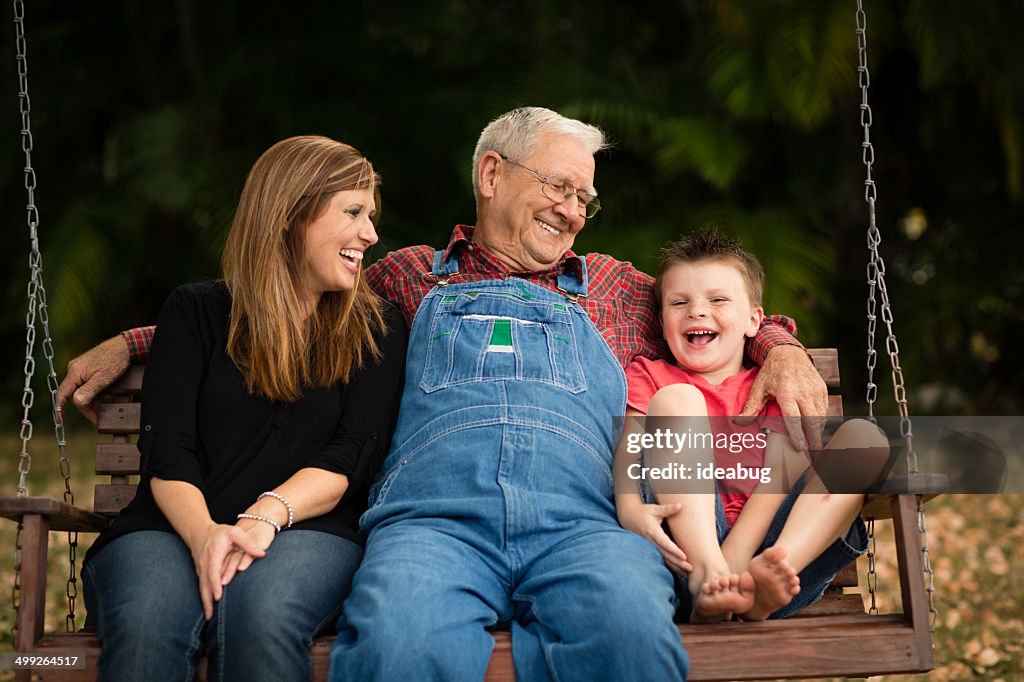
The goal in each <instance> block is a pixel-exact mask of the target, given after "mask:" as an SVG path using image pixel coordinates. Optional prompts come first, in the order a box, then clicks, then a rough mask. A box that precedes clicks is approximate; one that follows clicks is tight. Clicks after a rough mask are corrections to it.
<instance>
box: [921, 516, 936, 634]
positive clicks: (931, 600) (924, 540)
mask: <svg viewBox="0 0 1024 682" xmlns="http://www.w3.org/2000/svg"><path fill="white" fill-rule="evenodd" d="M917 533H918V535H919V536H920V537H921V558H922V563H923V568H924V573H925V575H927V576H928V584H927V585H926V586H925V592H927V593H928V630H929V632H935V623H937V622H938V620H939V610H938V609H937V608H935V572H934V571H933V570H932V561H931V556H930V555H929V553H928V521H927V519H926V518H925V514H924V503H923V502H922V501H921V498H920V497H919V498H917Z"/></svg>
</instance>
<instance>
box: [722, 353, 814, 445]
mask: <svg viewBox="0 0 1024 682" xmlns="http://www.w3.org/2000/svg"><path fill="white" fill-rule="evenodd" d="M770 398H775V402H777V403H778V404H779V408H780V409H781V410H782V415H783V416H784V417H785V418H786V429H787V430H788V431H789V440H790V442H791V443H792V444H793V447H794V448H795V449H797V450H800V451H803V452H807V444H808V443H810V445H811V448H812V449H814V450H820V449H821V432H822V430H823V429H824V428H825V418H826V417H827V416H828V387H826V386H825V381H824V380H823V379H822V378H821V375H820V374H818V370H816V369H814V363H812V362H811V359H810V358H809V357H807V352H806V351H805V350H804V349H803V348H800V347H799V346H790V345H781V346H775V347H774V348H772V349H771V350H770V351H768V357H767V358H765V361H764V365H762V366H761V371H760V372H759V373H758V375H757V379H756V380H755V381H754V386H753V387H752V388H751V389H750V396H749V397H748V398H747V402H746V403H745V404H744V405H743V411H742V412H741V413H740V416H739V417H738V418H737V419H736V420H735V421H736V423H737V424H750V423H752V422H753V421H754V418H755V417H756V416H757V415H758V414H759V413H760V412H761V410H763V409H764V406H765V405H766V404H767V403H768V400H769V399H770Z"/></svg>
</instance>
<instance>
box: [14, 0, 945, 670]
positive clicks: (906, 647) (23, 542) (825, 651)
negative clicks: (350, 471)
mask: <svg viewBox="0 0 1024 682" xmlns="http://www.w3.org/2000/svg"><path fill="white" fill-rule="evenodd" d="M856 18H857V29H856V32H857V42H858V54H859V65H858V74H859V82H860V87H861V94H862V100H861V105H860V110H861V124H862V127H863V129H864V141H863V144H862V147H863V160H864V164H865V167H866V171H867V179H866V181H865V188H866V189H865V200H866V202H867V205H868V213H869V227H868V238H867V241H868V249H869V263H868V289H869V295H868V304H867V307H868V349H867V367H868V388H867V404H868V414H869V418H870V419H872V420H874V413H873V410H874V403H875V398H876V393H877V386H876V384H875V383H874V368H875V362H876V359H877V352H876V350H875V348H874V342H875V325H876V315H875V308H876V292H880V294H879V297H880V298H881V301H882V304H881V318H882V320H883V321H884V322H885V324H886V328H887V339H886V349H887V351H888V354H889V358H890V362H891V366H892V376H893V383H894V391H895V396H896V402H897V404H898V406H899V412H900V417H901V435H902V436H903V439H904V442H905V448H906V452H907V455H908V469H909V476H907V477H905V478H903V479H902V480H900V481H897V482H896V485H897V487H896V488H895V489H897V490H898V491H899V492H898V493H895V494H886V495H876V496H873V497H871V498H869V499H868V501H867V502H866V504H865V506H864V508H863V510H862V516H863V517H864V518H865V520H866V521H867V524H868V529H869V534H870V539H869V542H870V545H869V550H868V574H867V576H868V580H867V582H868V585H867V586H868V593H869V597H870V605H869V607H868V608H867V611H866V612H865V606H864V600H863V596H862V595H861V594H860V593H859V592H857V591H852V590H851V591H847V590H846V588H855V587H856V586H857V571H856V566H855V564H851V565H850V566H848V567H847V568H846V569H844V570H843V571H842V572H841V573H840V574H839V575H838V576H837V577H836V580H835V581H834V582H833V584H832V586H831V587H830V588H829V590H828V591H827V592H826V594H825V596H824V597H823V598H822V599H821V600H820V601H819V602H817V603H816V604H813V605H812V606H810V607H808V608H807V609H805V610H804V611H803V612H802V613H801V614H800V615H798V616H797V617H794V618H790V619H787V620H781V621H766V622H762V623H718V624H714V625H680V626H679V631H680V634H681V636H682V637H683V641H684V643H685V645H686V648H687V650H688V651H689V653H690V657H691V674H690V679H691V680H752V679H765V678H769V679H771V678H805V677H832V676H847V677H866V676H870V675H880V674H892V673H912V672H923V671H927V670H930V669H931V668H933V667H934V659H933V654H932V643H931V629H932V627H933V625H934V622H935V616H936V615H937V612H936V610H935V608H934V605H933V603H932V593H933V590H934V580H933V575H932V571H931V566H930V562H929V555H928V542H927V539H928V535H927V527H926V524H925V516H924V510H923V507H922V503H923V501H924V500H926V499H929V498H931V497H934V496H935V495H936V494H938V493H939V492H941V491H942V489H943V488H944V485H945V481H944V477H942V476H936V475H925V474H920V473H918V471H917V461H916V460H917V457H916V454H915V453H914V450H913V447H912V430H911V423H910V418H909V416H908V409H907V402H906V392H905V388H904V383H903V373H902V370H901V368H900V365H899V347H898V345H897V344H896V338H895V335H894V334H893V329H892V312H891V308H890V306H889V298H888V293H887V290H886V285H885V266H884V263H883V261H882V259H881V256H880V255H879V253H878V245H879V243H880V240H881V238H880V234H879V231H878V228H877V227H876V224H875V184H874V181H873V180H872V177H871V173H872V164H873V162H874V151H873V147H872V146H871V141H870V126H871V109H870V107H869V106H868V100H867V96H868V85H869V81H870V76H869V73H868V68H867V45H866V34H865V26H866V18H865V14H864V10H863V8H862V6H861V0H858V1H857V13H856ZM23 20H24V6H23V3H22V0H14V23H15V28H16V38H17V52H18V57H17V58H18V74H19V80H20V90H21V91H20V102H21V113H22V124H23V125H22V132H21V135H22V147H23V149H24V152H25V162H26V163H25V185H26V189H27V190H28V227H29V232H30V238H31V255H30V264H31V279H30V283H29V296H28V298H29V306H28V319H27V328H28V331H27V337H28V344H27V345H28V349H27V357H26V362H25V377H26V379H25V391H24V398H23V400H22V405H23V407H24V409H25V412H24V418H23V420H22V429H21V440H22V449H21V455H20V459H19V484H18V488H17V496H16V497H2V498H0V516H4V517H6V518H9V519H12V520H14V521H16V522H17V523H18V531H17V540H16V548H15V582H14V588H13V590H12V601H13V606H14V609H15V627H14V635H15V650H16V651H17V652H19V653H26V654H29V653H31V654H35V655H37V656H57V655H62V654H63V655H67V654H71V655H77V656H80V657H82V658H83V659H84V666H82V667H80V668H77V669H70V668H63V669H58V668H46V669H41V668H37V669H35V670H17V671H16V673H15V675H16V679H18V680H29V679H42V680H93V679H95V677H96V671H97V668H96V664H97V659H98V656H99V651H100V645H99V641H98V639H97V637H96V634H95V632H94V631H92V630H91V629H90V627H89V624H88V622H87V624H86V628H85V629H83V630H81V631H76V628H75V606H76V599H77V594H78V588H77V585H78V581H77V577H76V550H77V536H78V533H79V532H99V531H100V530H102V529H103V528H105V527H106V526H107V525H108V523H109V521H110V518H111V517H113V516H116V515H117V514H118V513H119V512H120V511H121V509H122V508H124V506H125V505H127V504H128V502H129V501H130V500H131V499H132V497H133V496H134V494H135V485H134V484H133V483H131V482H130V480H132V479H131V478H130V477H132V476H134V475H137V474H138V473H139V453H138V450H137V448H136V447H135V445H134V439H135V437H137V435H138V432H139V422H140V414H141V403H140V396H141V388H142V377H143V372H144V368H143V367H141V366H136V367H132V368H131V369H130V370H129V371H128V372H127V373H126V374H125V376H124V377H122V378H121V380H119V381H118V382H117V383H116V384H114V385H113V386H111V387H110V388H109V389H108V390H107V391H106V393H105V394H104V396H103V397H102V399H103V401H104V402H103V403H102V404H101V405H100V408H99V418H98V427H97V430H98V432H99V433H101V434H106V435H109V436H111V437H112V441H111V442H108V443H101V444H99V445H97V447H96V466H95V470H96V473H97V474H98V475H103V476H109V481H107V482H103V483H99V484H97V485H96V488H95V494H94V501H93V511H89V510H86V509H83V508H80V507H78V506H76V505H75V499H74V495H73V494H72V493H71V485H70V467H69V464H68V457H67V453H66V450H65V441H64V428H63V417H62V414H61V411H60V409H59V407H58V405H57V375H56V372H55V371H54V367H53V347H52V342H51V340H50V334H49V327H48V321H47V314H46V295H45V289H44V287H43V279H42V259H41V256H40V253H39V244H38V235H37V231H36V228H37V225H38V212H37V209H36V207H35V203H34V189H35V173H34V171H33V169H32V164H31V151H32V134H31V125H30V105H29V97H28V83H27V62H26V57H25V36H24V24H23ZM37 316H38V318H39V320H40V322H41V324H42V332H43V336H44V339H43V344H42V346H43V350H44V354H45V356H46V359H47V361H48V370H49V372H48V376H47V381H48V386H49V389H50V396H51V399H52V400H53V417H54V425H55V432H56V438H57V444H58V450H59V461H60V470H61V473H62V475H63V478H64V484H65V492H64V497H63V499H62V500H56V499H49V498H42V497H30V496H28V490H27V488H26V475H27V473H28V470H29V466H30V463H31V458H30V456H29V455H28V443H29V440H30V438H31V435H32V423H31V421H30V419H29V411H30V408H31V406H32V403H33V393H32V390H31V387H30V383H31V378H32V375H33V372H34V369H35V363H34V360H33V348H34V341H35V330H36V326H35V321H36V317H37ZM810 354H811V357H812V359H813V360H814V363H815V367H816V368H817V369H818V371H819V372H820V373H821V375H822V377H823V378H824V380H825V382H826V384H827V385H828V387H829V389H830V392H832V393H836V392H837V389H838V387H839V365H838V357H837V353H836V350H835V349H816V350H813V349H812V350H811V351H810ZM842 414H843V406H842V398H841V397H840V396H839V395H832V396H830V398H829V416H830V417H839V416H841V415H842ZM908 491H909V492H908ZM888 518H891V519H892V521H893V524H894V527H895V538H896V555H897V560H898V564H899V577H900V592H901V597H902V608H903V612H902V613H895V614H890V615H880V614H879V613H878V609H877V606H876V602H875V587H876V584H877V574H876V573H875V537H874V523H875V521H876V520H880V519H888ZM50 531H61V532H67V533H68V544H69V574H68V580H67V597H68V615H67V618H66V623H65V625H66V632H64V633H60V634H51V635H44V632H43V623H44V614H45V597H46V568H47V553H48V535H49V532H50ZM925 577H927V583H926V581H925ZM493 634H494V640H495V648H494V653H493V655H492V657H491V662H490V666H489V668H488V671H487V675H486V679H487V680H495V681H497V680H514V679H515V672H514V668H513V663H512V655H511V640H510V635H509V633H508V632H495V633H493ZM332 641H333V637H321V638H318V639H317V640H316V641H315V642H314V643H313V646H312V648H311V651H310V655H311V657H312V662H313V676H314V679H316V680H323V679H326V677H327V664H328V651H329V649H330V644H331V642H332ZM200 675H201V677H203V678H204V679H205V661H204V664H203V665H202V666H201V667H200Z"/></svg>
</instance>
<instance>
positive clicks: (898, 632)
mask: <svg viewBox="0 0 1024 682" xmlns="http://www.w3.org/2000/svg"><path fill="white" fill-rule="evenodd" d="M810 353H811V356H812V358H813V359H814V362H815V366H816V367H817V369H818V371H819V372H820V373H821V375H822V377H823V378H824V379H825V382H826V384H827V385H828V386H829V388H830V390H833V391H834V390H836V389H838V386H839V365H838V358H837V353H836V351H835V349H831V348H826V349H812V350H811V351H810ZM142 374H143V368H142V367H132V368H131V369H130V370H129V372H128V373H126V375H125V376H124V377H123V378H122V379H121V380H120V381H119V382H117V384H115V385H114V386H111V388H110V389H109V390H108V391H107V393H106V397H105V400H106V401H107V402H105V403H104V404H103V405H102V406H101V407H100V410H99V419H98V422H99V424H98V427H97V430H98V431H99V433H102V434H108V435H110V436H111V437H112V442H110V443H101V444H99V445H97V449H96V473H97V474H101V475H104V476H109V477H110V480H109V482H103V483H98V484H97V485H96V489H95V497H94V504H93V511H88V510H84V509H79V508H76V507H71V506H70V505H67V504H65V503H63V502H59V501H56V500H48V499H44V498H0V516H5V517H8V518H12V519H15V520H17V519H19V518H20V519H22V520H23V522H24V533H23V537H24V541H23V550H22V579H21V591H22V608H21V609H20V612H19V614H18V627H19V631H18V639H17V642H16V643H15V644H16V649H17V651H20V652H36V653H39V654H57V653H60V652H66V653H76V654H79V655H84V656H85V658H86V667H85V669H84V670H60V671H56V670H36V671H33V672H34V673H35V674H36V675H37V677H36V678H35V679H43V680H51V679H52V680H57V679H59V680H91V679H95V676H96V661H97V658H98V656H99V650H100V647H99V641H98V640H97V638H96V636H95V633H93V632H89V631H83V632H77V633H64V634H55V635H50V636H44V635H43V614H44V607H45V592H46V590H45V576H46V555H47V544H46V542H47V535H48V531H50V530H55V531H64V530H77V531H98V530H101V529H102V528H103V527H105V525H106V524H107V523H108V519H109V518H111V517H112V516H115V515H116V514H118V513H119V512H120V511H121V509H122V508H124V506H125V505H126V504H128V502H129V501H130V500H131V499H132V497H133V496H134V494H135V485H134V483H131V482H130V480H129V477H130V476H133V475H136V474H138V470H139V453H138V450H137V449H136V447H135V445H134V443H132V442H130V441H131V439H132V438H133V437H134V436H137V434H138V431H139V423H140V414H141V403H140V395H141V387H142ZM829 415H830V416H841V415H842V399H841V397H840V396H838V395H832V396H830V399H829ZM922 480H924V479H922ZM938 483H939V482H937V481H935V480H930V481H928V480H925V481H924V483H923V484H922V485H925V486H932V487H934V486H935V485H937V484H938ZM904 489H906V488H904ZM919 492H920V493H921V494H924V495H926V496H927V495H933V494H934V493H935V491H934V490H932V489H931V488H928V487H925V488H921V489H920V490H919ZM864 514H865V515H866V516H870V517H871V518H876V519H881V518H892V519H893V523H894V524H895V535H896V549H897V560H898V562H899V575H900V584H901V594H902V601H903V613H902V614H895V615H885V616H880V615H868V614H866V613H865V611H864V602H863V597H862V595H861V594H860V593H859V592H847V588H855V587H856V585H857V572H856V566H855V565H854V564H851V565H850V566H848V567H847V568H846V569H844V570H843V571H842V572H841V573H840V574H839V575H838V576H837V577H836V580H835V581H834V582H833V584H832V586H831V587H830V588H829V590H828V591H827V592H826V594H825V596H824V597H823V598H822V599H821V600H820V601H819V602H818V603H816V604H813V605H812V606H810V607H808V608H807V609H805V610H804V611H803V612H801V614H800V615H798V616H796V617H794V618H790V619H787V620H783V621H769V622H764V623H719V624H715V625H680V626H679V632H680V635H681V636H682V638H683V642H684V643H685V645H686V648H687V651H688V652H689V654H690V660H691V674H690V679H691V680H750V679H765V678H769V679H772V678H804V677H812V676H816V677H830V676H854V677H867V676H868V675H878V674H890V673H911V672H924V671H927V670H930V669H931V668H933V667H934V662H933V655H932V647H931V638H930V632H929V624H928V617H929V613H928V599H927V594H926V593H925V589H924V583H923V581H922V579H921V578H922V571H923V566H922V557H921V546H920V539H919V536H918V525H917V497H916V496H915V495H913V494H898V495H877V496H874V497H873V499H871V500H870V503H869V504H868V505H867V506H866V507H865V510H864ZM493 635H494V641H495V648H494V652H493V654H492V656H491V662H490V666H489V668H488V671H487V675H486V679H487V680H489V681H490V680H493V681H498V680H514V679H515V672H514V668H513V664H512V653H511V651H512V650H511V639H510V635H509V633H508V632H495V633H493ZM332 641H333V637H321V638H318V639H317V640H316V641H315V642H314V643H313V646H312V649H311V651H310V655H311V657H312V662H313V672H314V679H316V680H324V679H326V677H327V662H328V652H329V650H330V645H331V642H332ZM203 665H204V667H203V668H201V672H202V673H205V662H204V664H203ZM29 672H30V671H17V674H16V676H17V679H24V680H28V679H29ZM204 678H205V675H204Z"/></svg>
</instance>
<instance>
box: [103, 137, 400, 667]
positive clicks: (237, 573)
mask: <svg viewBox="0 0 1024 682" xmlns="http://www.w3.org/2000/svg"><path fill="white" fill-rule="evenodd" d="M378 185H379V178H378V176H377V175H376V173H375V172H374V170H373V167H372V166H371V165H370V162H369V161H368V160H367V159H366V158H365V157H363V156H362V155H361V154H360V153H359V152H358V151H357V150H355V149H353V148H352V147H350V146H348V145H346V144H342V143H340V142H335V141H334V140H330V139H327V138H323V137H293V138H289V139H287V140H284V141H282V142H279V143H277V144H275V145H274V146H273V147H271V148H270V149H269V150H267V151H266V152H265V153H264V154H263V155H262V156H261V157H260V158H259V160H257V161H256V163H255V165H254V166H253V168H252V170H251V171H250V173H249V177H248V178H247V180H246V183H245V188H244V189H243V191H242V197H241V199H240V201H239V205H238V210H237V212H236V214H235V219H234V222H233V223H232V226H231V231H230V233H229V235H228V240H227V244H226V246H225V248H224V254H223V258H222V266H223V274H224V279H223V280H222V281H217V282H205V283H200V284H188V285H185V286H182V287H179V288H178V289H177V290H175V291H174V293H173V294H171V296H170V298H169V299H168V300H167V303H166V304H165V305H164V307H163V310H162V312H161V313H160V318H159V324H158V326H157V333H156V336H155V338H154V340H153V345H152V348H151V352H150V356H149V359H148V362H147V366H146V376H145V381H144V383H143V412H142V435H141V437H140V439H139V450H140V452H141V455H142V465H141V469H142V479H141V482H140V484H139V487H138V493H137V494H136V497H135V499H134V500H133V501H132V503H131V504H130V505H128V507H127V508H126V509H125V510H124V512H122V514H121V515H120V516H119V517H118V518H117V519H116V520H115V522H114V523H113V524H112V525H111V527H110V528H109V529H107V530H106V531H105V532H104V533H103V534H101V535H100V537H99V538H98V539H97V541H96V543H95V544H94V545H93V547H92V549H91V550H90V552H89V554H88V556H87V558H86V562H85V566H84V568H83V579H84V583H85V599H86V606H87V608H88V610H89V612H90V613H91V614H93V616H94V617H95V618H96V624H97V627H98V630H99V636H100V639H101V641H102V644H103V651H102V654H101V656H100V662H99V667H100V678H101V679H103V680H164V679H166V680H171V679H174V680H187V679H194V677H195V673H196V666H197V663H198V660H199V657H200V656H201V655H204V654H205V655H207V656H208V661H209V669H208V678H209V679H210V680H278V681H279V680H308V679H309V677H310V664H309V653H308V651H309V644H310V641H311V639H312V638H313V636H314V635H315V634H316V633H317V631H318V630H320V629H321V628H322V627H324V626H326V625H329V624H332V623H333V622H334V620H335V619H336V618H337V616H338V614H339V613H340V610H341V604H342V601H343V600H344V598H345V596H346V595H347V593H348V590H349V584H350V580H351V576H352V574H353V573H354V571H355V569H356V567H357V566H358V564H359V560H360V558H361V556H362V546H361V540H360V538H359V535H358V533H357V527H358V519H359V516H360V514H361V513H362V512H363V511H365V509H366V498H367V492H368V489H369V485H370V483H371V481H372V479H373V477H374V476H375V475H376V473H377V470H378V468H379V466H380V463H381V461H382V460H383V457H384V455H385V454H386V452H387V447H388V442H389V440H390V437H391V431H392V428H393V426H394V417H395V413H396V410H397V407H398V400H399V397H400V394H401V386H402V368H403V361H404V355H405V344H406V329H405V325H404V322H403V321H402V319H401V314H400V313H399V312H398V311H397V309H392V307H391V306H390V304H386V303H384V302H382V301H381V300H380V299H379V298H377V297H376V296H375V295H374V294H373V293H372V292H371V291H370V290H369V289H368V288H367V287H366V285H365V283H364V282H363V281H362V278H361V267H362V260H363V256H364V254H365V252H366V249H368V248H369V247H370V246H372V245H373V244H374V243H376V242H377V233H376V221H377V210H378V208H377V204H378V199H379V190H378Z"/></svg>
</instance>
